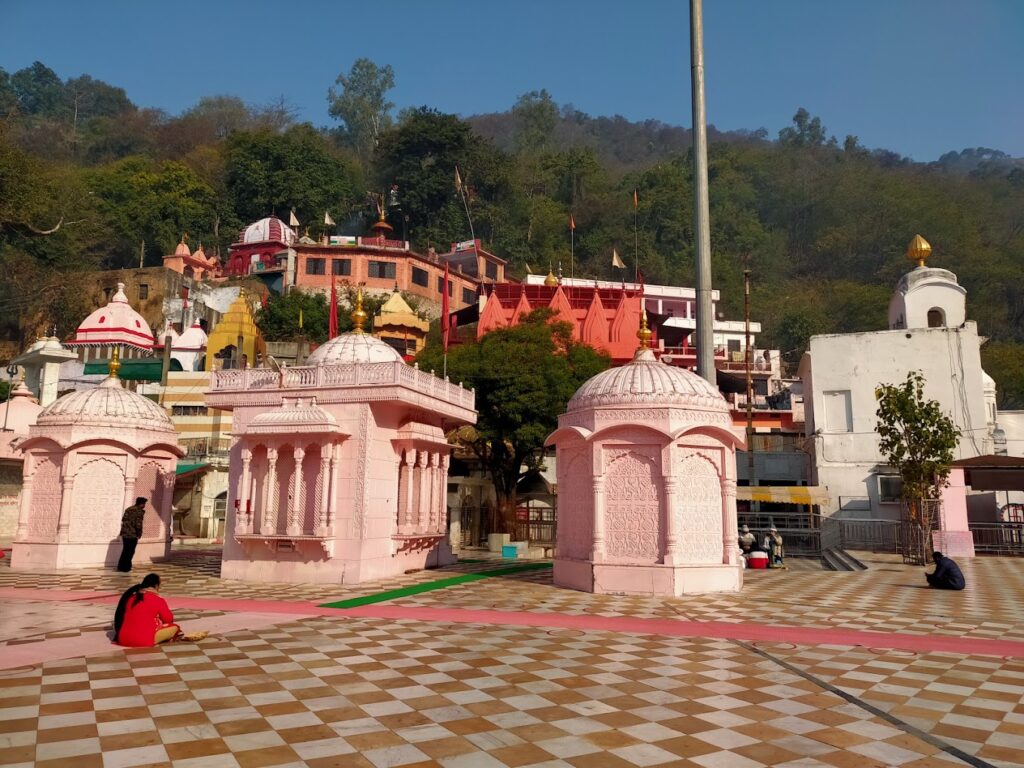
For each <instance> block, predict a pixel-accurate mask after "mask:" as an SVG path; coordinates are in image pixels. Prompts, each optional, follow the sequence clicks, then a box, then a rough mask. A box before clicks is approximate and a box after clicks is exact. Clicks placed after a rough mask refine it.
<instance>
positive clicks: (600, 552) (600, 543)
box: [591, 477, 604, 563]
mask: <svg viewBox="0 0 1024 768" xmlns="http://www.w3.org/2000/svg"><path fill="white" fill-rule="evenodd" d="M593 489H594V546H593V557H592V558H591V559H592V560H593V561H594V562H595V563H600V562H604V478H603V477H595V478H594V483H593Z"/></svg>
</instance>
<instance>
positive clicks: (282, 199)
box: [224, 123, 358, 222]
mask: <svg viewBox="0 0 1024 768" xmlns="http://www.w3.org/2000/svg"><path fill="white" fill-rule="evenodd" d="M224 181H225V186H226V190H227V196H228V199H229V200H230V201H231V204H232V207H233V209H234V213H235V215H236V216H237V217H238V218H239V219H240V220H241V221H254V220H256V219H261V218H263V217H264V216H269V215H270V214H271V213H273V212H274V211H277V212H278V214H283V213H285V212H286V211H289V210H290V209H292V208H294V209H295V212H296V215H297V216H298V217H299V220H300V221H311V222H319V221H322V220H323V215H324V211H331V213H332V215H334V214H337V213H339V212H341V211H346V210H348V209H349V208H350V207H351V205H352V203H353V201H354V200H355V199H357V195H356V194H355V192H354V190H355V189H357V188H358V187H357V181H356V176H355V174H354V172H353V170H352V168H351V167H350V165H349V163H348V162H346V161H345V160H344V159H343V158H342V157H340V156H339V155H338V154H337V153H336V152H334V151H332V150H331V147H330V146H329V144H328V142H327V140H326V139H325V138H324V137H323V135H321V134H320V133H319V132H317V130H316V129H315V128H313V126H311V125H309V124H308V123H307V124H302V125H296V126H293V127H292V128H289V129H288V130H286V131H285V132H284V133H281V134H277V133H273V132H271V131H269V130H260V131H241V132H236V133H232V134H231V135H230V136H229V137H228V138H227V140H226V143H225V167H224ZM336 218H337V217H336Z"/></svg>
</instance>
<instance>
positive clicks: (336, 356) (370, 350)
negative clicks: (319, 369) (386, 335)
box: [306, 333, 405, 365]
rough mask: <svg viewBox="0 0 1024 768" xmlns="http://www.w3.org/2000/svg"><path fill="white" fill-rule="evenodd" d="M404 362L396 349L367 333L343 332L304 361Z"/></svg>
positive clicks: (321, 363) (324, 363) (344, 362)
mask: <svg viewBox="0 0 1024 768" xmlns="http://www.w3.org/2000/svg"><path fill="white" fill-rule="evenodd" d="M395 361H398V362H400V363H404V362H405V361H404V360H403V359H402V356H401V355H400V354H399V353H398V350H397V349H395V348H394V347H392V346H391V345H389V344H387V343H386V342H383V341H381V340H380V339H378V338H376V337H375V336H371V335H370V334H368V333H343V334H341V335H340V336H335V337H334V338H333V339H331V340H330V341H328V342H325V343H324V344H321V345H320V346H319V347H317V348H316V349H315V350H313V351H312V352H311V353H310V355H309V357H308V358H306V362H307V363H309V364H310V365H345V364H348V363H393V362H395Z"/></svg>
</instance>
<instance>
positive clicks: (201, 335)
mask: <svg viewBox="0 0 1024 768" xmlns="http://www.w3.org/2000/svg"><path fill="white" fill-rule="evenodd" d="M207 340H208V337H207V335H206V331H204V330H203V329H202V327H201V326H200V325H199V321H198V320H197V321H196V322H194V323H192V326H191V327H190V328H186V329H185V330H184V331H183V332H182V334H181V335H180V336H178V338H177V339H176V340H175V342H174V344H173V345H172V347H173V348H174V349H175V350H178V351H182V352H200V351H202V350H204V349H206V342H207Z"/></svg>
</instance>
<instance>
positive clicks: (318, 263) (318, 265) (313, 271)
mask: <svg viewBox="0 0 1024 768" xmlns="http://www.w3.org/2000/svg"><path fill="white" fill-rule="evenodd" d="M326 269H327V260H326V259H306V274H307V275H324V274H327V271H326Z"/></svg>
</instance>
